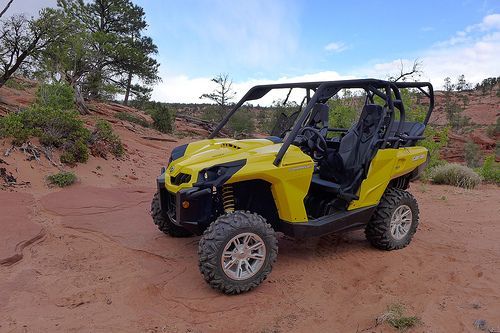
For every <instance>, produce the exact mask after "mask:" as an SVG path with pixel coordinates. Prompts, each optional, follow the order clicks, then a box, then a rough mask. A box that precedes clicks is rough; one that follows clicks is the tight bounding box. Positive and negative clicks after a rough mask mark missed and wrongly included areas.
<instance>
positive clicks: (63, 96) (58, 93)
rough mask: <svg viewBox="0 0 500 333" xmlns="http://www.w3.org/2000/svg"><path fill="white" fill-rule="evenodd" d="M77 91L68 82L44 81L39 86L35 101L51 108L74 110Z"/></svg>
mask: <svg viewBox="0 0 500 333" xmlns="http://www.w3.org/2000/svg"><path fill="white" fill-rule="evenodd" d="M74 99H75V92H74V90H73V88H72V87H71V86H69V85H68V84H66V83H62V82H56V83H50V84H47V83H44V84H41V85H40V86H39V87H38V90H37V92H36V100H35V103H36V104H38V105H40V106H44V107H47V108H51V109H57V110H72V109H73V108H74Z"/></svg>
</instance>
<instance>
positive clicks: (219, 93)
mask: <svg viewBox="0 0 500 333" xmlns="http://www.w3.org/2000/svg"><path fill="white" fill-rule="evenodd" d="M211 81H212V82H214V83H216V84H217V88H215V90H214V91H213V92H211V93H209V94H203V95H201V96H200V99H204V98H206V99H210V100H212V101H214V102H215V103H217V104H218V105H220V106H221V107H224V106H226V105H227V104H228V103H229V101H230V100H232V99H233V98H234V95H235V92H234V91H233V88H232V86H233V81H232V80H231V79H230V78H229V75H228V74H227V73H226V74H219V75H217V76H215V77H214V78H213V79H212V80H211Z"/></svg>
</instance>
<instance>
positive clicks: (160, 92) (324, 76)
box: [152, 71, 354, 105]
mask: <svg viewBox="0 0 500 333" xmlns="http://www.w3.org/2000/svg"><path fill="white" fill-rule="evenodd" d="M353 78H354V76H352V75H341V74H339V73H337V72H335V71H324V72H319V73H313V74H305V75H300V76H291V77H287V76H283V77H280V78H278V79H276V80H265V79H249V80H246V81H243V82H234V83H233V86H232V87H233V89H234V91H235V92H236V96H235V99H234V101H237V100H238V99H239V98H241V97H242V96H243V95H244V94H245V93H246V92H247V91H248V90H249V89H250V88H251V87H253V86H255V85H260V84H273V83H283V82H314V81H328V80H345V79H353ZM214 88H215V86H214V84H213V83H212V82H211V81H210V78H208V77H200V78H189V77H187V76H184V75H179V76H172V77H169V76H167V77H166V79H164V82H163V83H162V84H161V85H159V86H158V87H156V89H155V90H154V92H153V96H152V98H153V99H155V100H158V101H164V102H178V103H202V102H209V101H207V100H200V99H199V97H200V96H201V95H202V94H203V93H206V92H210V91H212V90H213V89H214ZM287 92H288V90H282V91H277V92H274V93H270V94H269V95H266V96H265V97H263V98H262V99H260V100H257V101H255V104H260V105H269V104H271V103H272V102H273V101H274V100H277V99H283V98H284V97H285V96H286V94H287ZM302 98H303V91H302V92H298V91H296V92H295V93H292V95H291V96H290V100H291V101H297V102H300V100H301V99H302Z"/></svg>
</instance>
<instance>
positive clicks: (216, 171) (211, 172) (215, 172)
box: [202, 167, 227, 181]
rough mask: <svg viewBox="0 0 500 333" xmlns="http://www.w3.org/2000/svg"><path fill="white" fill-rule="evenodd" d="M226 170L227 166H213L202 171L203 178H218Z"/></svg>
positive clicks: (206, 179) (208, 179) (209, 179)
mask: <svg viewBox="0 0 500 333" xmlns="http://www.w3.org/2000/svg"><path fill="white" fill-rule="evenodd" d="M226 172H227V168H224V167H213V168H210V169H207V170H205V171H202V175H203V180H205V181H212V180H216V179H218V178H219V177H221V176H223V175H225V174H226Z"/></svg>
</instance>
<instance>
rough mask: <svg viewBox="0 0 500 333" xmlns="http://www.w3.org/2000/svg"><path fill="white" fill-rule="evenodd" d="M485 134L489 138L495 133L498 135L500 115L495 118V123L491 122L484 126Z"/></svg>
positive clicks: (493, 136)
mask: <svg viewBox="0 0 500 333" xmlns="http://www.w3.org/2000/svg"><path fill="white" fill-rule="evenodd" d="M486 135H488V136H489V137H490V138H495V137H496V136H497V135H500V117H498V118H497V122H496V123H495V124H491V125H488V127H486Z"/></svg>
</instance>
